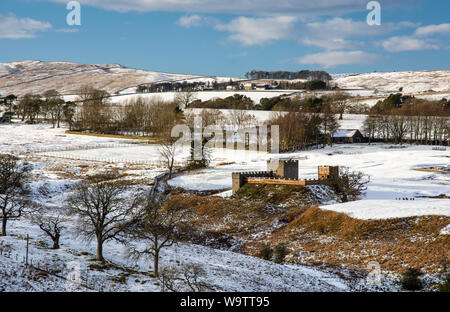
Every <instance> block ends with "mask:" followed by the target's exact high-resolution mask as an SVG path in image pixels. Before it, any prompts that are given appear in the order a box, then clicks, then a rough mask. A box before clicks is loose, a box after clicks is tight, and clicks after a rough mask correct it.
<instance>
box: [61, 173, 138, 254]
mask: <svg viewBox="0 0 450 312" xmlns="http://www.w3.org/2000/svg"><path fill="white" fill-rule="evenodd" d="M117 178H118V175H117V174H112V173H110V174H101V175H97V176H94V177H90V178H88V179H86V180H84V181H82V182H80V183H79V184H78V185H77V186H76V188H75V190H74V191H73V194H72V195H71V196H69V198H68V199H67V202H66V205H67V208H68V210H69V213H70V214H73V215H77V216H78V217H79V222H80V227H79V234H81V235H83V236H84V237H86V239H88V240H91V239H94V238H95V239H96V241H97V258H96V259H97V260H100V261H102V260H104V259H103V243H104V242H106V241H108V240H112V239H117V238H118V236H119V234H121V233H122V232H123V231H124V229H125V227H126V224H127V222H129V221H130V220H131V219H132V218H133V216H134V213H135V212H136V207H137V202H138V200H137V198H138V197H136V199H135V200H133V201H131V202H130V200H128V199H127V198H126V197H127V192H128V188H127V187H125V186H124V185H123V184H121V183H119V182H117V181H116V179H117Z"/></svg>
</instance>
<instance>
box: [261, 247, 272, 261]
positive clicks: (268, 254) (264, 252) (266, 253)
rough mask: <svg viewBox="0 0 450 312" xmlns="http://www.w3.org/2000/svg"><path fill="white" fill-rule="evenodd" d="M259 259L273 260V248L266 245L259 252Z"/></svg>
mask: <svg viewBox="0 0 450 312" xmlns="http://www.w3.org/2000/svg"><path fill="white" fill-rule="evenodd" d="M258 257H259V258H261V259H264V260H269V261H270V260H272V257H273V248H272V247H270V245H265V246H264V247H263V248H262V249H261V250H260V252H259V254H258Z"/></svg>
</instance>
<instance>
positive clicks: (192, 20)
mask: <svg viewBox="0 0 450 312" xmlns="http://www.w3.org/2000/svg"><path fill="white" fill-rule="evenodd" d="M206 22H207V19H206V17H204V16H201V15H197V14H194V15H186V16H182V17H180V19H179V20H178V21H177V24H178V25H180V26H182V27H186V28H190V27H197V26H201V25H203V24H205V23H206Z"/></svg>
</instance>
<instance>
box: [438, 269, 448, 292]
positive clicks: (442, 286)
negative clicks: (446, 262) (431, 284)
mask: <svg viewBox="0 0 450 312" xmlns="http://www.w3.org/2000/svg"><path fill="white" fill-rule="evenodd" d="M439 291H440V292H450V272H449V273H447V274H446V275H445V279H444V282H443V283H442V284H440V285H439Z"/></svg>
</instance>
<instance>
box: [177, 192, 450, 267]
mask: <svg viewBox="0 0 450 312" xmlns="http://www.w3.org/2000/svg"><path fill="white" fill-rule="evenodd" d="M286 187H287V188H290V187H291V186H283V188H279V189H278V186H277V187H274V186H264V187H260V188H259V187H255V186H254V185H248V186H247V185H246V186H245V187H243V188H242V189H241V191H240V192H239V193H238V194H237V195H236V196H234V197H232V198H221V197H216V196H188V195H185V194H184V195H183V194H180V195H177V196H180V198H181V201H182V202H183V206H184V207H185V209H187V210H188V211H189V213H190V220H191V222H190V225H191V226H192V227H194V228H195V229H197V230H201V231H205V232H209V233H216V234H219V233H221V234H226V235H231V236H232V237H234V238H236V239H239V240H241V241H243V242H244V245H243V246H242V252H244V253H246V254H250V255H254V256H256V255H257V254H258V252H259V251H260V250H261V248H262V247H263V246H264V245H265V244H269V245H271V246H272V247H274V246H276V245H278V244H280V243H285V244H286V245H287V246H288V250H289V252H290V257H289V258H288V259H289V261H292V262H296V263H297V262H298V263H309V264H326V265H330V266H342V265H344V266H346V267H350V268H355V269H362V270H365V269H366V267H367V264H368V263H369V262H370V261H378V262H379V263H380V265H381V268H382V269H383V270H389V271H396V272H399V273H402V272H403V271H404V270H405V269H406V268H407V267H416V268H420V269H422V270H423V271H424V272H428V273H436V272H438V271H439V270H440V269H441V267H442V263H444V262H446V261H450V237H449V236H448V235H439V232H440V230H441V229H442V228H444V227H445V226H447V225H448V224H449V223H450V218H449V217H444V216H422V217H412V218H400V219H388V220H359V219H354V218H351V217H349V216H347V215H345V214H342V213H338V212H333V211H327V210H321V209H319V208H318V207H316V206H310V205H308V201H307V200H306V199H304V197H306V196H307V195H308V191H306V190H307V189H305V188H304V190H300V189H297V190H295V191H294V190H293V189H287V188H286ZM275 188H277V189H275ZM302 198H303V199H302ZM275 224H277V225H278V226H276V227H274V225H275Z"/></svg>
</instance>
